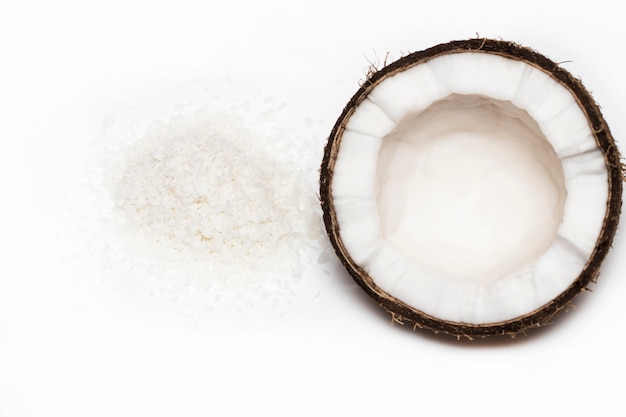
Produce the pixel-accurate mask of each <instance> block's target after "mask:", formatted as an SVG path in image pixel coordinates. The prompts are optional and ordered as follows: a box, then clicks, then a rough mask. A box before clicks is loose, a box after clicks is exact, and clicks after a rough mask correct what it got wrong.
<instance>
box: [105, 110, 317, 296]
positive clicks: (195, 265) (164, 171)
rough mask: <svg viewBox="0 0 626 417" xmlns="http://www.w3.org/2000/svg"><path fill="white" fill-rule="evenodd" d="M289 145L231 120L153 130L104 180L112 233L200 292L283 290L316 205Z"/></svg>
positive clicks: (303, 249)
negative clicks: (202, 288) (258, 287)
mask: <svg viewBox="0 0 626 417" xmlns="http://www.w3.org/2000/svg"><path fill="white" fill-rule="evenodd" d="M288 144H289V141H288V140H286V139H285V138H284V137H281V135H280V133H277V132H274V135H269V134H267V133H261V132H259V131H255V130H254V128H252V127H249V126H246V124H245V123H244V122H243V121H242V120H240V119H238V118H237V117H235V116H234V115H233V114H216V113H207V112H197V113H194V114H190V115H181V116H176V117H174V118H172V119H171V120H169V121H164V122H155V123H153V125H152V126H150V128H149V129H148V130H147V132H146V134H145V135H144V137H143V138H141V139H140V140H138V141H136V142H135V143H133V144H132V145H130V146H129V147H128V148H127V149H126V150H124V152H123V155H122V158H121V159H120V160H119V161H118V163H117V164H116V165H115V167H114V169H113V171H112V174H111V176H110V190H111V194H112V197H113V200H114V203H115V209H114V210H115V216H114V219H115V221H116V222H117V225H118V228H119V229H120V230H122V231H124V233H125V234H126V235H127V237H128V238H129V241H132V247H133V249H132V250H133V251H134V252H135V253H136V254H138V256H142V257H145V258H146V259H147V261H146V262H148V263H150V264H152V268H153V269H156V270H166V271H171V270H176V271H177V274H178V275H179V276H180V275H182V276H184V277H185V279H187V280H193V281H194V283H195V284H197V285H200V286H205V287H207V288H208V287H215V286H222V287H223V286H229V287H231V288H241V287H246V286H250V285H257V284H263V283H265V282H268V281H270V280H271V282H273V283H274V284H277V283H278V284H279V285H280V286H283V287H288V286H289V283H290V282H292V281H293V280H297V279H298V278H299V277H300V276H301V275H302V273H303V269H304V267H305V263H306V262H305V261H306V259H305V258H306V257H307V256H308V255H307V253H308V252H307V249H309V252H310V248H311V247H312V245H314V244H315V242H316V241H318V240H319V239H321V238H322V236H323V230H322V226H321V221H320V212H319V204H318V201H317V197H316V194H315V192H314V191H312V189H311V187H310V184H308V182H307V175H308V174H307V172H305V170H306V169H307V167H306V166H302V165H300V166H299V165H298V161H297V160H296V159H297V158H298V155H297V154H294V152H289V151H288Z"/></svg>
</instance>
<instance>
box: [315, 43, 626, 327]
mask: <svg viewBox="0 0 626 417" xmlns="http://www.w3.org/2000/svg"><path fill="white" fill-rule="evenodd" d="M320 195H321V202H322V208H323V212H324V223H325V225H326V230H327V232H328V235H329V236H330V240H331V242H332V244H333V246H334V248H335V251H336V252H337V255H338V256H339V258H340V259H341V261H342V263H343V264H344V265H345V267H346V268H347V270H348V272H349V273H350V274H351V276H352V277H353V278H354V279H355V280H356V282H357V283H358V284H359V285H360V286H361V287H362V288H363V289H364V290H365V291H366V292H367V293H368V294H369V295H370V296H371V297H372V298H373V299H374V300H376V301H377V302H378V303H379V304H380V305H381V306H382V307H383V308H385V309H386V310H388V311H389V312H391V314H392V317H393V319H394V321H396V322H405V321H406V322H412V323H413V324H414V326H415V327H419V328H427V329H431V330H433V331H435V332H444V333H449V334H452V335H456V336H466V337H469V338H473V337H485V336H489V335H493V334H510V335H515V334H518V333H519V332H523V331H526V330H527V329H529V328H533V327H539V326H542V325H545V324H548V323H550V322H551V321H552V319H553V317H554V316H555V315H556V314H557V313H558V312H559V311H560V310H562V309H563V308H564V307H565V306H567V305H568V303H569V302H570V300H571V299H572V298H573V297H574V296H575V295H576V294H578V293H579V292H580V291H581V290H583V289H585V288H587V286H588V285H589V283H590V281H594V280H595V279H596V277H597V275H598V271H599V268H600V264H601V262H602V260H603V259H604V257H605V255H606V254H607V252H608V250H609V248H610V246H611V242H612V240H613V236H614V234H615V231H616V229H617V224H618V220H619V216H620V210H621V195H622V170H621V163H620V155H619V152H618V150H617V148H616V146H615V141H614V139H613V137H612V136H611V133H610V131H609V128H608V126H607V124H606V122H605V121H604V119H603V117H602V114H601V113H600V110H599V108H598V106H597V105H596V104H595V102H594V100H593V99H592V97H591V95H590V94H589V93H588V92H587V90H586V89H585V88H584V87H583V85H582V83H581V82H580V81H579V80H577V79H576V78H574V77H572V75H570V74H569V73H568V72H567V71H565V70H564V69H562V68H560V67H559V66H558V65H557V64H556V63H554V62H552V61H551V60H549V59H548V58H546V57H545V56H542V55H541V54H539V53H537V52H535V51H532V50H529V49H527V48H524V47H521V46H519V45H517V44H514V43H511V42H505V41H496V40H488V39H471V40H465V41H453V42H450V43H446V44H441V45H437V46H435V47H432V48H430V49H427V50H424V51H421V52H416V53H412V54H410V55H407V56H405V57H403V58H401V59H399V60H398V61H396V62H394V63H392V64H390V65H388V66H386V67H385V68H383V69H382V70H380V71H378V72H376V73H374V74H373V75H372V76H371V77H370V78H369V79H368V80H367V81H366V82H365V83H364V84H363V85H362V87H361V88H360V89H359V90H358V91H357V93H356V94H355V95H354V96H353V97H352V99H351V100H350V101H349V103H348V104H347V106H346V107H345V109H344V111H343V113H342V114H341V116H340V117H339V119H338V120H337V122H336V124H335V126H334V128H333V130H332V132H331V135H330V137H329V140H328V144H327V146H326V149H325V154H324V159H323V162H322V166H321V177H320Z"/></svg>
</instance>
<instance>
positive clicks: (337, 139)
mask: <svg viewBox="0 0 626 417" xmlns="http://www.w3.org/2000/svg"><path fill="white" fill-rule="evenodd" d="M469 51H472V52H482V53H490V54H496V55H501V56H504V57H508V58H512V59H516V60H521V61H525V62H527V63H528V64H530V65H533V66H535V67H537V68H539V69H541V70H543V71H545V72H546V73H548V74H549V75H551V76H552V77H553V78H554V79H555V80H556V81H558V82H559V83H560V84H561V85H563V86H564V87H565V88H567V89H568V90H570V91H571V92H572V94H573V95H574V96H575V97H576V99H577V100H578V102H579V104H580V107H581V109H582V110H583V112H584V113H585V115H586V117H587V120H588V121H589V125H590V127H591V129H592V131H593V133H594V137H595V140H596V143H597V145H598V147H599V148H600V149H601V150H602V152H603V153H604V157H605V161H606V167H607V170H608V174H609V179H608V190H609V199H608V202H607V211H606V215H605V219H604V223H603V227H602V230H601V233H600V235H599V237H598V240H597V242H596V246H595V249H594V251H593V252H592V254H591V256H590V258H589V260H588V261H587V264H586V266H585V268H584V269H583V270H582V271H581V273H580V275H579V276H578V277H577V278H576V279H575V280H574V281H573V282H572V284H571V285H570V286H569V287H568V288H567V289H566V290H565V291H563V293H561V294H560V295H559V296H557V297H556V298H554V299H553V300H552V301H550V302H548V303H547V304H545V305H544V306H542V307H540V308H539V309H537V310H535V311H533V312H530V313H529V314H527V315H524V316H521V317H518V318H515V319H512V320H509V321H504V322H499V323H488V324H479V325H476V324H467V323H457V322H450V321H446V320H441V319H438V318H436V317H433V316H430V315H428V314H425V313H424V312H422V311H419V310H417V309H415V308H413V307H411V306H409V305H407V304H406V303H404V302H402V301H400V300H398V299H396V298H395V297H392V296H391V295H389V294H387V293H386V292H384V291H382V290H381V289H380V288H378V286H376V284H375V283H374V281H373V280H372V278H371V277H370V276H369V275H368V274H367V273H366V272H365V271H364V270H363V269H362V268H361V267H360V266H359V265H357V264H356V263H355V262H354V261H353V260H352V258H351V257H350V254H349V253H348V251H347V250H346V248H345V247H344V245H343V242H342V240H341V235H340V225H339V224H338V222H337V218H336V216H335V209H334V206H333V199H332V181H331V180H332V176H333V171H334V165H335V160H336V157H337V153H338V150H339V146H340V144H341V137H342V135H343V131H344V129H345V125H346V123H347V121H348V119H349V118H350V116H351V115H352V113H353V112H354V110H355V109H356V107H357V106H358V105H359V104H360V103H361V102H362V101H363V100H364V99H365V98H366V97H367V95H368V94H369V93H370V92H371V91H372V90H373V89H374V88H375V87H376V86H377V85H378V84H379V83H380V82H381V81H382V80H384V79H385V78H387V77H390V76H393V75H394V74H396V73H398V72H401V71H403V70H405V69H407V68H409V67H412V66H415V65H417V64H420V63H423V62H426V61H428V60H430V59H433V58H435V57H437V56H440V55H444V54H453V53H461V52H469ZM622 180H623V171H622V164H621V158H620V154H619V150H618V149H617V147H616V145H615V141H614V139H613V136H612V135H611V132H610V130H609V127H608V126H607V124H606V121H605V120H604V118H603V116H602V113H601V112H600V109H599V107H598V105H597V104H596V103H595V101H594V100H593V98H592V97H591V94H590V93H589V92H588V91H587V90H586V89H585V87H584V86H583V84H582V83H581V81H580V80H578V79H577V78H574V77H573V76H572V75H571V74H570V73H569V72H568V71H566V70H565V69H563V68H561V67H559V65H558V64H556V63H555V62H553V61H551V60H550V59H548V58H546V57H545V56H543V55H541V54H539V53H538V52H536V51H534V50H532V49H529V48H526V47H523V46H520V45H518V44H516V43H513V42H507V41H502V40H493V39H469V40H461V41H452V42H449V43H444V44H440V45H436V46H434V47H432V48H429V49H426V50H423V51H419V52H414V53H412V54H410V55H407V56H405V57H403V58H400V59H399V60H397V61H395V62H393V63H391V64H389V65H388V66H386V67H384V68H383V69H381V70H380V71H377V72H375V73H374V74H372V75H371V76H370V77H369V78H368V79H367V80H366V81H365V83H364V84H363V85H362V86H361V88H360V89H359V90H358V91H357V92H356V94H355V95H354V96H353V97H352V98H351V99H350V101H349V102H348V103H347V104H346V106H345V108H344V110H343V112H342V113H341V115H340V116H339V118H338V119H337V122H336V123H335V125H334V127H333V129H332V131H331V134H330V137H329V139H328V143H327V145H326V148H325V150H324V158H323V160H322V165H321V170H320V199H321V205H322V210H323V213H324V225H325V227H326V231H327V233H328V236H329V237H330V241H331V243H332V245H333V247H334V249H335V252H336V253H337V256H338V257H339V259H340V260H341V262H342V263H343V265H344V266H345V267H346V269H347V271H348V272H349V274H350V275H351V276H352V278H354V280H355V281H356V282H357V283H358V284H359V285H360V286H361V288H363V290H365V291H366V292H367V294H369V295H370V296H371V297H372V298H373V299H374V300H375V301H376V302H377V303H378V304H380V305H381V306H382V307H383V308H384V309H385V310H387V311H388V312H390V313H391V315H392V318H393V320H394V321H395V322H400V323H404V322H408V323H412V324H413V327H414V328H424V329H430V330H432V331H434V332H435V333H446V334H451V335H454V336H457V337H467V338H469V339H473V338H476V337H487V336H491V335H498V334H508V335H512V336H514V335H517V334H519V333H522V332H525V331H526V330H528V329H531V328H537V327H542V326H545V325H548V324H550V323H552V321H553V319H554V317H555V316H556V315H557V314H558V313H559V312H560V311H561V310H562V309H563V308H565V307H566V306H568V305H569V303H570V301H571V300H572V298H574V296H576V295H577V294H578V293H580V292H581V291H583V290H585V289H587V288H588V286H589V285H590V283H591V282H595V281H596V279H597V277H598V274H599V270H600V265H601V263H602V261H603V260H604V258H605V256H606V254H607V253H608V251H609V249H610V248H611V244H612V242H613V238H614V236H615V232H616V230H617V225H618V221H619V217H620V212H621V205H622Z"/></svg>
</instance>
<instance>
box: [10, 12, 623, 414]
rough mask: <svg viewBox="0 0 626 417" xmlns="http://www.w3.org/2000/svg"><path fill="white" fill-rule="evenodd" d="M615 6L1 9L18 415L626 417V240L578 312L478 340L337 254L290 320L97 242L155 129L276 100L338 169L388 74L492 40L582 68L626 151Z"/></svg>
mask: <svg viewBox="0 0 626 417" xmlns="http://www.w3.org/2000/svg"><path fill="white" fill-rule="evenodd" d="M605 3H606V4H605ZM614 4H615V6H614ZM616 4H617V3H614V2H605V1H595V2H589V3H585V6H577V5H575V4H574V3H572V2H564V1H531V0H529V1H523V2H501V1H500V2H496V1H481V0H476V1H471V2H469V1H447V2H445V1H437V2H436V1H431V2H422V1H415V0H413V1H399V0H387V1H381V2H372V1H360V2H356V1H354V2H353V1H346V2H340V1H337V0H335V1H332V2H330V1H325V0H318V1H311V2H307V3H303V2H296V1H264V0H261V1H244V0H229V1H221V2H213V1H203V2H194V1H187V0H178V1H158V0H157V1H133V0H124V1H116V0H112V1H106V2H105V1H103V2H87V1H65V0H58V1H50V2H48V1H46V2H44V1H41V2H34V1H8V0H0V190H1V194H0V195H1V201H0V416H2V417H17V416H64V417H70V416H212V415H215V416H230V415H233V416H234V415H236V416H244V415H264V416H265V415H267V416H270V415H271V416H334V415H337V416H338V415H368V416H370V415H372V416H373V415H387V414H394V413H396V414H402V415H427V416H432V415H453V414H462V415H480V416H489V415H514V416H517V415H519V416H525V415H549V414H555V415H611V416H612V415H616V416H617V415H625V414H624V413H626V411H625V405H624V399H623V395H624V375H625V374H626V355H625V354H624V350H623V346H624V345H625V343H626V333H625V332H624V331H623V329H622V326H623V323H624V318H625V316H624V312H623V305H624V295H625V294H626V281H625V280H624V279H623V275H624V271H625V270H626V260H625V259H624V256H623V255H622V253H623V251H624V250H625V249H626V247H625V245H626V242H625V239H626V236H625V235H624V233H623V231H620V232H618V234H617V237H616V240H615V243H614V249H613V251H612V253H611V254H610V255H609V257H608V258H607V260H606V262H605V264H604V265H603V270H602V274H601V277H600V280H599V283H598V285H597V286H596V287H595V288H594V292H593V293H585V294H582V295H581V296H579V297H577V298H576V299H575V304H576V309H575V310H573V311H570V312H569V313H567V314H564V315H562V316H561V317H559V319H558V320H557V322H556V323H555V324H554V325H552V326H550V327H548V328H546V329H542V330H539V331H534V332H532V333H531V334H529V335H528V336H519V337H518V338H516V339H509V338H501V339H494V340H488V341H474V342H469V341H465V340H460V341H457V340H456V339H454V338H449V337H444V336H434V335H431V334H430V333H427V332H423V331H422V332H413V331H411V329H408V328H403V327H401V326H398V325H391V324H390V319H389V317H388V316H387V315H386V314H385V313H383V312H381V311H380V310H379V309H378V308H377V307H376V305H374V303H373V302H371V301H370V300H369V299H368V298H367V296H366V295H364V293H362V292H361V291H360V290H359V289H358V288H357V287H356V286H355V284H353V283H352V281H351V280H350V278H349V277H348V275H347V274H346V273H345V272H344V271H343V270H342V268H341V267H340V265H339V263H338V262H337V261H336V260H335V259H334V258H330V259H331V260H330V261H329V262H327V263H325V264H322V265H320V266H319V267H317V266H315V265H314V266H312V267H310V268H309V270H308V271H307V273H306V274H305V277H304V279H302V281H300V282H299V283H298V284H296V285H294V287H293V288H292V291H291V294H290V297H291V300H290V302H289V303H284V305H282V304H281V307H280V308H279V310H280V312H279V313H276V312H275V311H274V310H272V309H271V308H267V306H265V305H263V304H262V303H258V304H254V303H252V304H251V305H247V306H245V308H242V306H241V305H240V304H239V305H238V304H237V302H234V301H233V302H220V303H216V306H215V308H214V309H213V310H211V311H208V310H206V311H205V310H203V312H202V314H196V313H197V311H196V310H194V309H193V308H191V307H189V306H188V305H187V304H186V303H191V300H192V299H193V300H194V302H197V303H200V304H201V303H203V302H207V300H204V299H203V298H202V297H199V299H194V298H193V296H190V295H189V294H186V295H185V294H176V293H175V290H173V291H174V293H173V295H172V297H171V299H166V297H161V299H159V300H157V301H154V300H153V301H150V300H151V298H150V297H149V296H148V295H147V294H146V292H148V287H149V286H150V285H149V284H146V285H145V286H142V285H143V284H142V282H143V281H141V280H138V279H137V278H136V276H137V275H141V274H142V272H141V271H134V270H132V269H129V268H126V266H123V267H116V266H115V265H107V264H106V263H104V262H103V261H102V259H101V258H102V256H101V255H102V254H100V253H95V252H98V250H101V249H102V248H101V247H98V246H97V245H96V244H94V243H93V242H97V241H98V236H99V232H98V224H99V223H98V222H99V221H102V219H101V218H99V216H100V215H101V214H102V213H104V212H105V209H106V207H102V205H101V202H100V201H98V199H97V198H94V195H95V194H94V192H93V189H94V187H95V188H97V183H98V181H99V178H100V177H99V174H101V171H102V169H101V168H100V167H99V166H98V163H99V162H101V161H103V160H104V159H105V157H104V154H103V153H105V152H110V151H111V150H112V149H115V147H116V146H118V145H117V144H118V143H123V142H124V140H130V139H132V138H133V137H137V136H140V135H141V132H142V129H143V128H144V127H145V125H146V124H148V123H149V122H150V121H151V120H153V119H158V118H159V117H163V115H166V114H168V112H172V111H174V110H175V109H180V108H185V106H195V105H203V104H206V103H210V104H211V105H215V103H216V102H219V100H221V99H225V100H227V97H230V95H231V94H232V95H233V96H234V95H238V96H239V97H242V96H245V95H246V93H248V92H249V93H250V95H251V96H254V97H263V95H265V94H268V95H269V97H271V98H272V99H273V100H276V101H277V102H280V103H283V102H284V103H287V110H286V114H287V115H288V117H286V119H288V120H289V121H290V123H291V125H292V130H297V127H298V126H300V125H302V126H303V133H302V140H312V141H316V143H317V144H318V149H319V152H317V153H316V154H314V155H303V156H302V157H303V163H304V164H309V165H311V166H317V165H318V161H317V159H318V158H319V156H320V155H321V149H322V147H323V144H324V138H325V137H327V135H328V133H329V132H330V129H331V127H332V125H333V123H334V121H335V119H336V118H337V117H338V115H339V113H340V112H341V110H342V108H343V105H344V104H345V102H346V101H347V100H348V99H349V97H350V96H351V95H352V94H353V93H354V92H355V91H356V89H357V88H358V82H359V79H362V78H363V76H364V71H365V69H366V68H367V66H368V61H371V62H375V61H376V59H377V58H376V57H377V56H378V57H379V58H381V59H382V57H384V55H385V53H386V52H387V51H389V52H390V53H391V56H392V57H396V58H397V57H399V56H400V55H401V54H403V53H406V52H411V51H415V50H420V49H424V48H427V47H429V46H432V45H435V44H437V43H441V42H445V41H449V40H452V39H463V38H468V37H475V36H476V34H477V33H478V34H479V35H480V36H486V37H492V38H503V39H506V40H512V41H516V42H519V43H522V44H524V45H527V46H530V47H533V48H534V49H537V50H539V51H540V52H542V53H543V54H545V55H547V56H548V57H550V58H551V59H553V60H554V61H557V62H564V63H563V66H564V67H565V68H567V69H568V70H569V71H570V72H572V73H573V74H574V75H576V76H580V77H581V78H582V80H583V82H584V83H585V85H586V86H587V88H588V89H589V90H591V91H592V93H593V94H594V97H595V99H596V100H597V101H598V102H599V103H600V105H601V106H602V110H603V113H604V116H605V118H606V119H607V121H608V123H609V126H610V127H611V129H612V131H613V134H614V136H615V137H616V138H618V142H619V138H622V137H624V135H625V134H626V123H625V122H624V117H623V113H622V112H623V109H622V101H623V100H624V99H625V98H626V84H625V81H624V76H623V75H624V74H623V68H624V65H623V64H624V59H623V53H622V52H623V45H622V44H621V40H622V39H623V36H624V30H623V29H622V28H623V20H622V16H623V14H622V13H621V12H619V11H618V9H617V5H616ZM620 10H621V9H620ZM205 102H206V103H205ZM252 111H254V109H253V110H252ZM311 122H312V123H311ZM305 128H306V129H305ZM117 136H119V137H117ZM106 141H110V143H104V142H106ZM307 158H309V159H311V160H307ZM314 186H315V184H314V183H312V185H311V187H312V192H315V190H314V188H313V187H314ZM90 242H91V245H95V246H90ZM326 245H327V244H326ZM314 264H315V263H314ZM105 267H106V268H108V269H107V270H103V268H105ZM127 282H129V283H132V285H131V284H126V283H127ZM153 298H154V297H153ZM156 298H159V297H156Z"/></svg>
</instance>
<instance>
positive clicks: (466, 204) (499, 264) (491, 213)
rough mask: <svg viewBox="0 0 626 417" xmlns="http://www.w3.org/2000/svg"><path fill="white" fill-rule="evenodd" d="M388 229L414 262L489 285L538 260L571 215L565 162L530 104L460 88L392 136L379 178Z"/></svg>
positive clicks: (384, 229)
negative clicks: (465, 92) (518, 104)
mask: <svg viewBox="0 0 626 417" xmlns="http://www.w3.org/2000/svg"><path fill="white" fill-rule="evenodd" d="M375 191H376V203H377V207H378V213H379V220H380V226H379V227H380V236H381V238H383V239H386V240H387V241H388V242H390V243H391V244H392V245H393V246H394V247H395V248H396V249H397V250H398V251H399V252H401V253H403V254H404V255H405V256H406V257H408V258H409V259H411V260H412V261H413V262H415V263H416V264H419V265H422V266H424V267H426V268H428V269H432V270H433V271H435V272H437V273H440V274H445V275H447V276H449V277H450V278H452V279H460V280H470V281H476V282H490V281H494V280H497V279H498V278H502V277H506V276H507V275H509V274H511V273H513V272H515V271H519V270H520V269H522V268H524V267H526V266H528V265H530V264H532V263H533V262H534V261H535V260H536V259H537V258H538V257H539V256H541V255H542V254H543V253H545V251H546V250H547V249H548V248H549V247H550V245H551V244H552V242H553V241H554V239H555V237H556V234H557V229H558V226H559V225H560V223H561V221H562V219H563V208H564V202H565V197H566V195H567V192H566V189H565V179H564V177H563V170H562V167H561V162H560V160H559V158H558V156H557V155H556V153H555V151H554V149H553V148H552V146H551V145H550V143H549V142H548V140H547V139H546V138H545V136H544V135H543V133H542V132H541V130H540V128H539V126H538V125H537V123H536V122H535V121H534V120H533V119H532V118H531V117H530V116H529V115H528V113H527V112H526V111H524V110H521V109H519V108H517V107H516V106H514V105H513V104H511V103H510V102H505V101H501V100H495V99H491V98H488V97H485V96H481V95H475V94H473V95H458V94H452V95H450V96H448V97H447V98H445V99H442V100H439V101H437V102H435V103H433V104H432V105H430V106H429V107H428V108H427V109H426V110H424V111H422V112H420V113H418V114H413V115H409V116H407V117H405V118H404V120H402V121H401V122H400V123H398V125H397V126H396V127H395V128H394V129H393V130H392V131H391V132H390V133H389V134H387V135H386V136H385V137H384V138H383V141H382V145H381V148H380V151H379V155H378V162H377V170H376V179H375Z"/></svg>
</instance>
